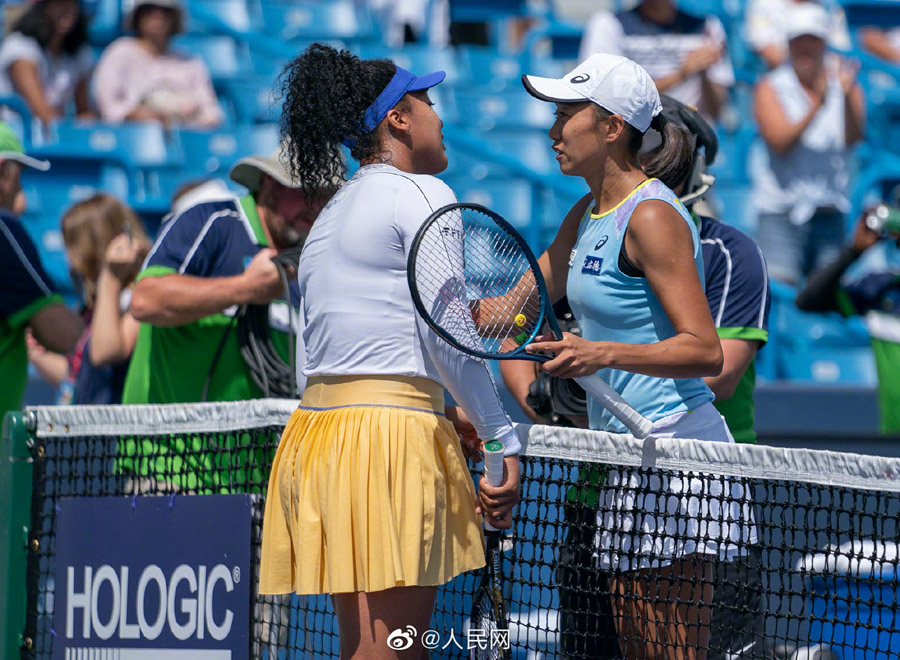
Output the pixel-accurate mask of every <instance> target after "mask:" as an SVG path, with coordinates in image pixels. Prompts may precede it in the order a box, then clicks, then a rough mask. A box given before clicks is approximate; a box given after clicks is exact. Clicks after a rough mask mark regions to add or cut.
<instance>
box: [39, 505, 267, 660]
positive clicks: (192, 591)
mask: <svg viewBox="0 0 900 660" xmlns="http://www.w3.org/2000/svg"><path fill="white" fill-rule="evenodd" d="M56 530H57V532H56V572H55V589H54V591H55V601H56V603H55V607H54V626H53V627H54V630H55V633H56V636H55V637H54V642H53V658H54V660H74V659H76V658H116V659H117V660H151V659H153V660H169V659H172V660H175V659H177V660H244V659H246V658H248V656H249V648H250V645H249V641H248V635H249V628H250V626H249V618H250V582H251V579H250V575H251V573H250V496H249V495H176V496H174V497H145V496H141V497H136V498H130V497H129V498H122V497H77V498H71V499H63V500H61V501H60V504H59V510H58V513H57V522H56Z"/></svg>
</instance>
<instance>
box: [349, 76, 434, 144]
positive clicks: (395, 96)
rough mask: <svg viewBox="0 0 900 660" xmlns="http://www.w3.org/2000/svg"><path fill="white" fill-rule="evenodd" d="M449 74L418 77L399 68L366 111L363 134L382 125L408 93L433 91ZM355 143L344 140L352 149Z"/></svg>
mask: <svg viewBox="0 0 900 660" xmlns="http://www.w3.org/2000/svg"><path fill="white" fill-rule="evenodd" d="M446 77H447V74H446V73H444V72H443V71H435V72H434V73H429V74H427V75H424V76H416V75H415V74H413V73H410V72H409V71H407V70H406V69H403V68H401V67H399V66H398V67H397V73H395V74H394V77H393V78H391V82H389V83H388V86H387V87H385V88H384V90H383V91H382V92H381V94H379V95H378V98H377V99H375V101H374V102H373V103H372V105H370V106H369V108H368V109H367V110H366V114H365V116H364V117H363V122H362V126H363V132H364V133H371V132H372V131H374V130H375V127H376V126H378V124H380V123H381V120H382V119H384V118H385V117H386V116H387V113H388V112H390V110H391V108H393V107H394V106H395V105H397V103H398V102H399V101H400V99H402V98H403V95H404V94H406V93H407V92H420V91H422V90H423V89H431V88H432V87H434V86H435V85H437V84H438V83H440V82H441V81H442V80H443V79H444V78H446ZM354 144H355V142H354V141H353V140H349V139H348V140H344V145H345V146H347V147H350V148H352V147H353V145H354Z"/></svg>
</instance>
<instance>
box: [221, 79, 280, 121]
mask: <svg viewBox="0 0 900 660" xmlns="http://www.w3.org/2000/svg"><path fill="white" fill-rule="evenodd" d="M272 85H273V81H272V79H271V78H269V77H249V78H244V79H241V80H231V81H229V82H228V83H226V84H225V89H224V91H223V94H222V96H223V97H224V99H223V100H225V101H227V102H228V104H230V106H231V109H232V112H233V115H234V118H235V120H236V121H237V122H239V123H243V124H256V123H263V122H273V121H278V115H279V113H280V112H281V107H280V106H279V105H278V103H277V102H276V98H275V96H274V94H273V92H274V90H273V88H272Z"/></svg>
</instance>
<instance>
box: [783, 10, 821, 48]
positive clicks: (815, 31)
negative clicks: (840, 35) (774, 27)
mask: <svg viewBox="0 0 900 660" xmlns="http://www.w3.org/2000/svg"><path fill="white" fill-rule="evenodd" d="M830 26H831V17H830V16H829V15H828V11H827V10H826V9H825V7H823V6H822V5H820V4H819V3H818V2H799V3H796V4H794V5H792V6H791V7H790V9H789V10H788V15H787V38H788V41H790V40H791V39H796V38H797V37H801V36H803V35H805V34H809V35H812V36H814V37H818V38H819V39H821V40H822V41H828V35H829V33H830V31H831V30H830Z"/></svg>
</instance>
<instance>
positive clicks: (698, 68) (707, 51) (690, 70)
mask: <svg viewBox="0 0 900 660" xmlns="http://www.w3.org/2000/svg"><path fill="white" fill-rule="evenodd" d="M724 52H725V46H724V44H708V45H706V46H700V48H698V49H697V50H693V51H691V52H690V53H688V54H687V57H685V58H684V62H682V63H681V69H680V73H681V77H682V78H687V77H688V76H692V75H694V74H695V73H700V72H702V71H706V70H707V69H708V68H709V67H711V66H712V65H713V64H715V63H716V62H718V61H719V60H720V59H722V55H723V53H724Z"/></svg>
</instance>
